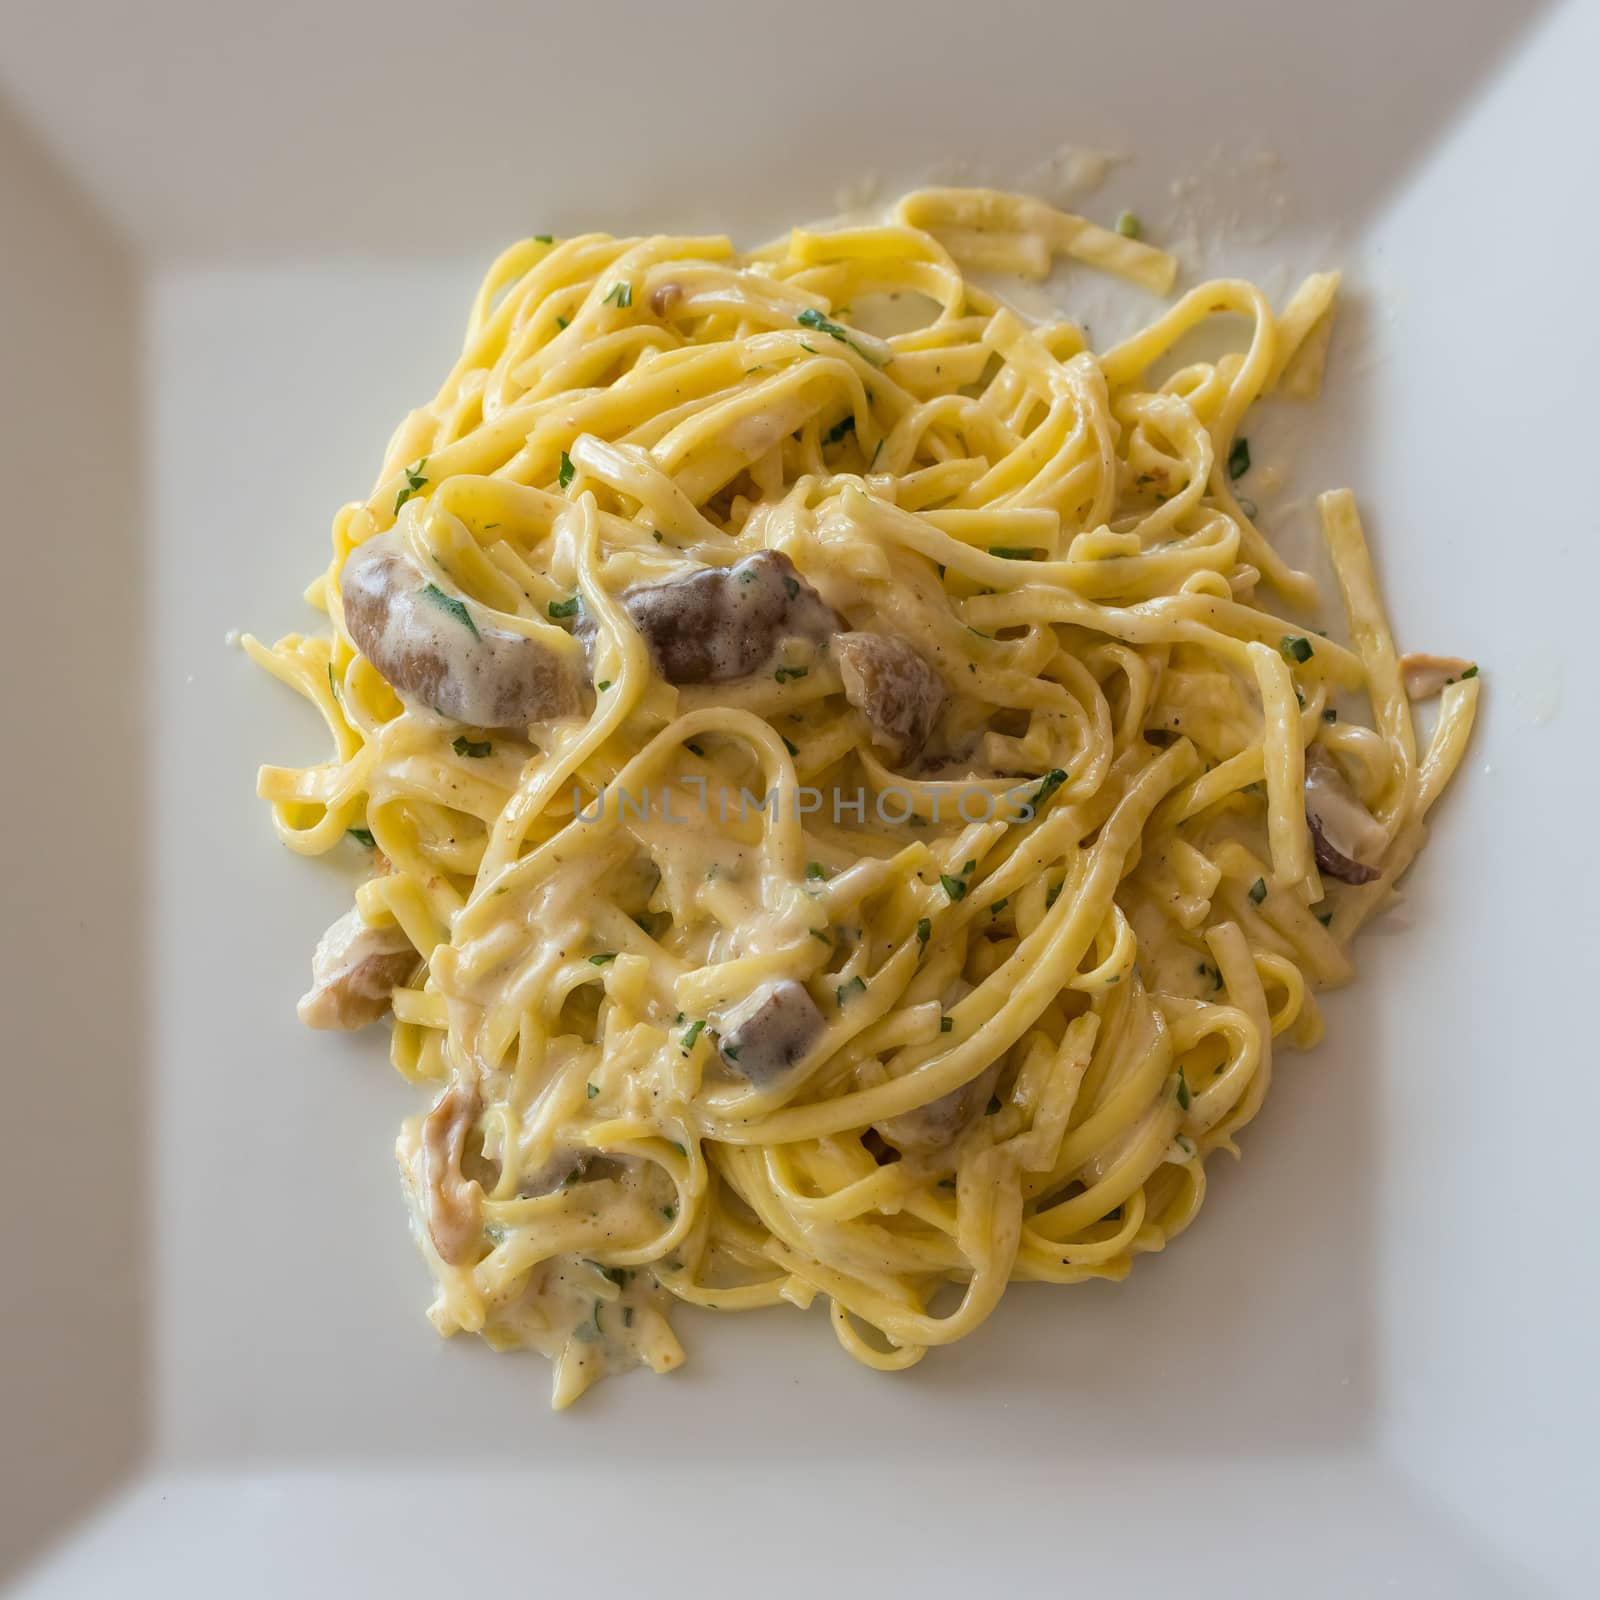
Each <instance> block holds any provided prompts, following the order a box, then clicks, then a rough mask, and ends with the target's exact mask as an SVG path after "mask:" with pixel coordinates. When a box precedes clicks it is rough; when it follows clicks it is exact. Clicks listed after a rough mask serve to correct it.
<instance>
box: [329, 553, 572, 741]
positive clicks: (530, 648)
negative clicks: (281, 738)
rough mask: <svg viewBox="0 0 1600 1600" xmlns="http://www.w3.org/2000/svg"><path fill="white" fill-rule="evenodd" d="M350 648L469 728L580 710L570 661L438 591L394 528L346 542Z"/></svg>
mask: <svg viewBox="0 0 1600 1600" xmlns="http://www.w3.org/2000/svg"><path fill="white" fill-rule="evenodd" d="M339 595H340V599H341V600H342V602H343V605H344V621H345V626H346V627H347V628H348V629H349V630H350V637H351V638H352V639H353V640H354V641H355V645H356V648H357V649H358V650H359V651H360V652H361V653H362V655H364V656H365V657H366V658H367V660H368V661H370V662H371V663H372V664H373V666H374V667H376V668H377V669H378V671H379V672H380V673H381V674H382V675H383V676H384V678H386V679H387V680H388V682H389V683H390V684H391V685H392V686H393V687H394V688H395V689H396V690H397V691H398V692H399V693H400V694H402V695H405V696H407V697H408V698H409V699H412V700H416V701H420V702H421V703H422V704H423V705H426V706H431V707H432V708H433V709H434V710H435V711H437V712H438V713H439V714H440V715H441V716H444V717H449V718H451V719H452V720H453V721H456V722H464V723H467V724H468V725H469V726H471V727H475V728H514V727H521V726H526V725H527V724H528V723H530V722H542V721H544V720H545V719H546V718H549V717H566V716H571V715H572V714H573V713H574V712H576V711H577V710H578V705H579V701H578V688H579V679H578V672H577V670H576V663H575V662H572V661H568V660H567V659H565V657H564V656H563V655H562V654H560V653H558V652H557V651H556V650H553V649H551V648H550V647H549V646H548V645H545V644H541V643H540V642H539V641H538V640H537V639H530V638H529V637H528V636H527V635H526V634H522V633H512V632H511V631H510V630H509V629H506V628H498V627H496V626H495V625H494V624H493V623H491V622H490V621H489V619H488V616H487V614H485V613H484V612H483V611H482V610H481V609H479V608H475V607H472V606H469V605H468V604H467V603H466V602H465V601H461V600H457V599H456V598H455V597H454V596H452V595H447V594H445V593H443V592H442V591H441V590H440V589H439V588H438V587H437V586H436V585H434V584H432V583H430V582H429V581H428V579H427V576H426V575H425V574H424V573H423V571H422V569H421V568H420V567H419V566H418V565H417V564H416V562H414V561H413V560H412V559H411V558H410V557H409V556H408V555H406V554H405V553H404V552H403V551H402V550H401V548H400V545H399V543H398V541H397V540H396V539H395V537H394V535H393V534H392V533H385V534H380V535H379V536H378V537H377V538H376V539H369V540H368V541H367V542H366V543H365V544H364V545H361V546H360V547H359V548H358V549H356V550H353V551H352V552H351V554H350V558H349V560H348V561H346V562H345V564H344V570H343V572H342V573H341V574H340V577H339Z"/></svg>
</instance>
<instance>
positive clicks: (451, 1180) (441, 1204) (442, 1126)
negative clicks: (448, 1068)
mask: <svg viewBox="0 0 1600 1600" xmlns="http://www.w3.org/2000/svg"><path fill="white" fill-rule="evenodd" d="M477 1120H478V1096H477V1094H476V1092H475V1091H471V1090H467V1089H464V1088H462V1086H461V1085H460V1083H459V1082H452V1083H451V1084H450V1085H449V1087H448V1088H446V1089H445V1091H444V1093H443V1094H441V1095H440V1096H439V1098H438V1099H437V1100H436V1101H434V1103H433V1108H432V1110H430V1111H429V1112H428V1114H427V1116H425V1117H424V1118H423V1119H422V1140H421V1144H422V1218H423V1222H424V1223H425V1224H426V1226H427V1229H428V1237H429V1238H430V1239H431V1240H432V1241H433V1248H434V1249H435V1250H437V1251H438V1252H439V1259H440V1260H441V1261H444V1262H447V1263H448V1264H449V1265H450V1266H452V1267H460V1266H464V1265H466V1263H467V1262H469V1261H471V1260H472V1258H473V1256H474V1255H475V1254H476V1252H477V1249H478V1246H479V1245H480V1244H481V1243H482V1240H483V1190H482V1189H481V1188H480V1187H479V1185H478V1184H477V1182H476V1181H475V1180H474V1179H472V1178H465V1177H463V1176H462V1175H461V1159H462V1156H463V1155H464V1154H465V1152H466V1145H467V1135H468V1134H469V1133H470V1132H471V1131H472V1125H473V1123H474V1122H476V1121H477Z"/></svg>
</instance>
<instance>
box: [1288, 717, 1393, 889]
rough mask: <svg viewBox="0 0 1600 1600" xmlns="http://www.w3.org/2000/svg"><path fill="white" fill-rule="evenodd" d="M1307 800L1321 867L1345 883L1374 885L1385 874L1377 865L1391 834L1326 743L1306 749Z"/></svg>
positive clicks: (1308, 816)
mask: <svg viewBox="0 0 1600 1600" xmlns="http://www.w3.org/2000/svg"><path fill="white" fill-rule="evenodd" d="M1305 796H1306V826H1307V827H1308V828H1309V829H1310V830H1311V847H1312V849H1313V850H1314V851H1315V853H1316V858H1317V865H1318V866H1319V867H1320V868H1321V869H1322V870H1323V871H1324V872H1326V873H1327V874H1328V875H1329V876H1330V877H1334V878H1338V879H1340V880H1341V881H1342V882H1344V883H1371V882H1372V880H1373V879H1374V878H1376V877H1377V876H1378V875H1379V868H1378V865H1377V863H1378V862H1379V861H1381V860H1382V859H1383V853H1384V851H1385V850H1387V849H1388V848H1389V835H1388V834H1387V833H1386V832H1385V831H1384V828H1383V825H1382V824H1381V823H1380V822H1378V821H1377V820H1376V818H1374V817H1373V815H1372V813H1371V812H1370V811H1368V810H1367V808H1366V807H1365V806H1364V805H1362V803H1361V802H1360V800H1358V799H1357V798H1356V793H1355V790H1354V789H1352V788H1351V787H1350V781H1349V779H1347V778H1346V777H1345V775H1344V769H1343V768H1342V767H1341V766H1340V765H1339V763H1338V762H1337V761H1335V760H1334V758H1333V757H1332V756H1331V755H1329V754H1328V752H1327V751H1326V750H1324V749H1323V747H1322V746H1321V745H1320V744H1311V745H1308V746H1307V748H1306V788H1305Z"/></svg>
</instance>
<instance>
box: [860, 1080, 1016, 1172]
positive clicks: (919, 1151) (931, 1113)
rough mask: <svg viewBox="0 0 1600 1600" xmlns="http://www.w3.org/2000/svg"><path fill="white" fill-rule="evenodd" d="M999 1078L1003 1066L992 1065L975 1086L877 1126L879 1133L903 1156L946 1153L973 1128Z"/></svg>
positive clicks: (960, 1089)
mask: <svg viewBox="0 0 1600 1600" xmlns="http://www.w3.org/2000/svg"><path fill="white" fill-rule="evenodd" d="M999 1077H1000V1063H999V1062H998V1061H995V1062H991V1063H990V1065H989V1066H987V1067H985V1068H984V1069H983V1071H982V1072H980V1073H979V1074H978V1076H977V1077H976V1078H974V1079H973V1080H972V1081H971V1083H964V1084H962V1085H961V1087H960V1088H959V1089H952V1090H951V1091H950V1092H949V1094H942V1095H940V1096H939V1098H938V1099H937V1100H930V1101H929V1102H928V1103H927V1105H925V1106H914V1107H913V1108H912V1109H911V1110H910V1111H902V1112H901V1113H900V1115H899V1116H897V1117H889V1118H887V1119H886V1120H885V1121H883V1122H880V1123H878V1124H876V1126H877V1129H878V1132H879V1133H880V1134H882V1135H883V1139H884V1142H885V1143H886V1144H892V1145H893V1146H894V1147H895V1149H896V1150H898V1151H899V1152H900V1153H901V1155H905V1156H914V1155H931V1154H932V1153H933V1152H934V1151H936V1150H943V1149H944V1148H945V1147H946V1146H947V1145H950V1144H953V1143H954V1142H955V1141H956V1140H957V1139H958V1138H960V1136H961V1135H962V1134H963V1133H965V1132H966V1131H967V1129H968V1128H970V1127H971V1126H972V1124H973V1122H974V1121H975V1120H976V1119H977V1117H978V1115H979V1109H980V1107H983V1106H986V1105H988V1103H989V1097H990V1096H991V1095H992V1094H993V1093H994V1086H995V1084H996V1082H997V1081H998V1080H999Z"/></svg>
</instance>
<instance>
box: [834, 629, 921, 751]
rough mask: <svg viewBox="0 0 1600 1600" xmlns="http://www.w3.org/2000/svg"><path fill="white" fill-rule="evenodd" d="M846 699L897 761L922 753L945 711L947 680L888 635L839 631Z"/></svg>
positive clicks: (837, 653)
mask: <svg viewBox="0 0 1600 1600" xmlns="http://www.w3.org/2000/svg"><path fill="white" fill-rule="evenodd" d="M833 648H834V655H835V657H836V658H837V660H838V662H839V676H840V678H841V679H843V681H844V697H845V699H846V700H848V701H849V702H850V704H851V705H853V706H854V707H855V708H856V710H858V711H859V712H861V713H862V714H863V715H864V716H865V717H866V719H867V722H868V723H869V724H870V725H871V728H872V742H873V743H874V744H877V745H882V746H883V748H884V749H885V750H887V751H888V752H889V754H890V756H891V758H892V759H893V760H894V762H895V764H896V765H903V764H904V763H905V762H907V761H910V760H911V759H912V758H913V757H914V756H917V755H920V754H921V753H922V747H923V746H924V745H925V744H926V743H927V742H928V735H929V734H930V733H932V732H933V725H934V723H935V722H937V721H938V720H939V713H940V712H941V711H942V710H943V709H944V681H943V679H941V678H940V676H939V674H938V673H937V672H935V671H934V670H933V668H932V667H930V666H929V665H928V663H927V662H926V661H924V660H923V659H922V657H921V656H920V655H919V654H918V653H917V652H916V651H915V650H914V649H912V647H911V646H910V645H909V644H907V643H906V641H905V640H904V639H897V638H894V637H892V636H891V635H889V634H886V633H841V634H840V635H839V637H838V638H837V639H835V640H834V642H833Z"/></svg>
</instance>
